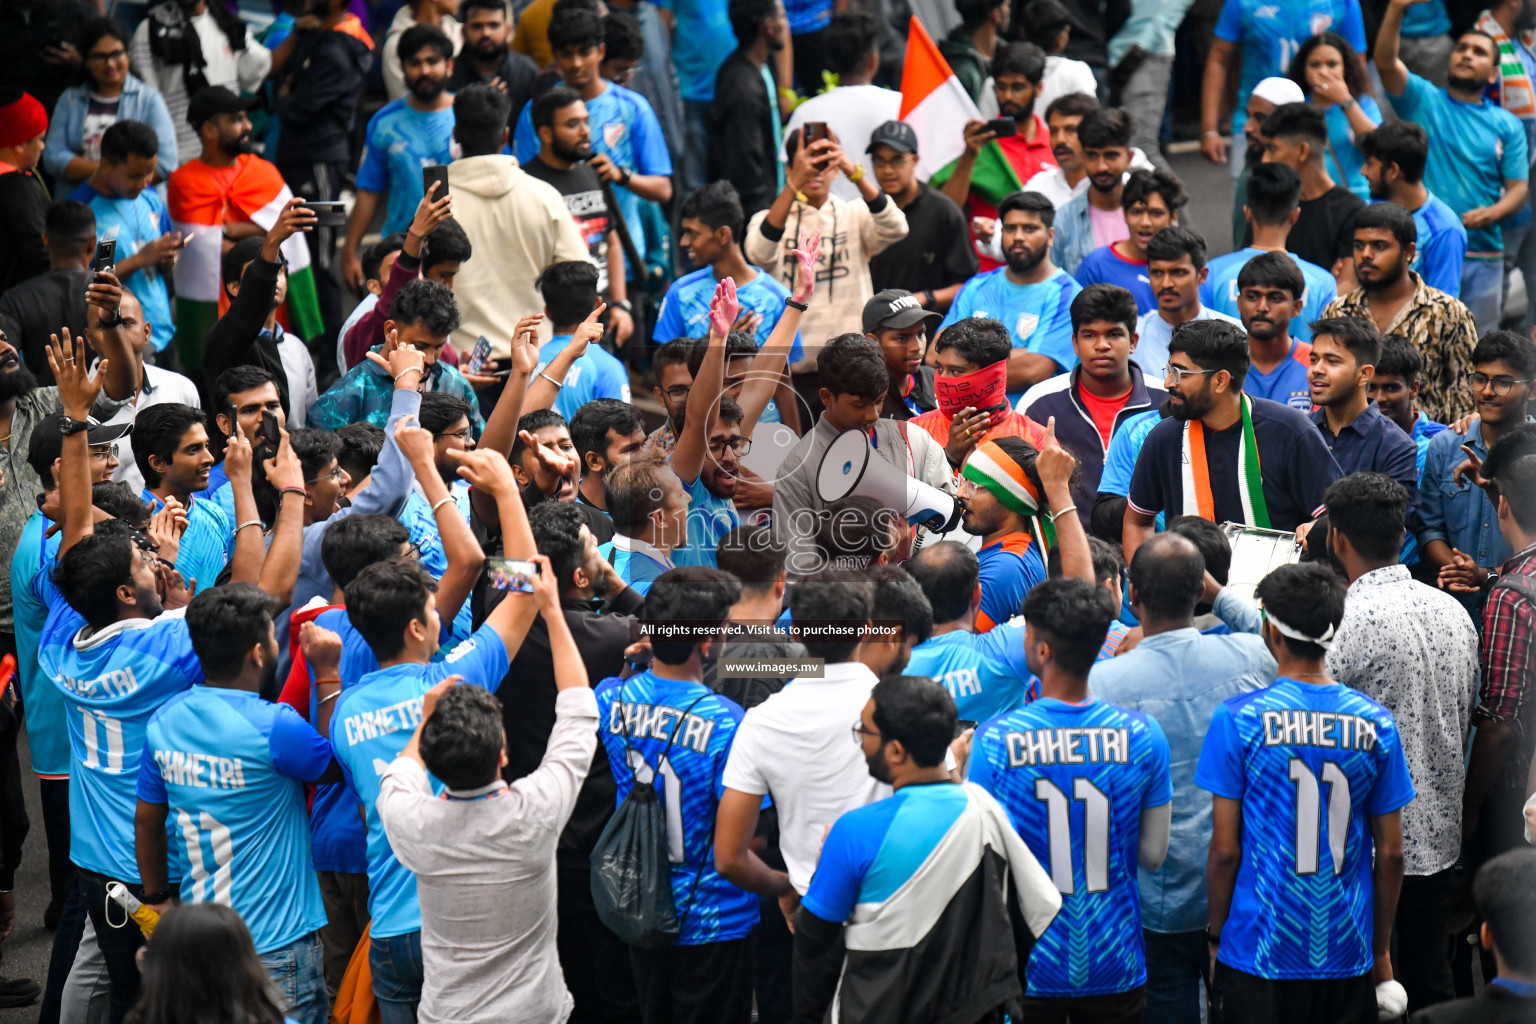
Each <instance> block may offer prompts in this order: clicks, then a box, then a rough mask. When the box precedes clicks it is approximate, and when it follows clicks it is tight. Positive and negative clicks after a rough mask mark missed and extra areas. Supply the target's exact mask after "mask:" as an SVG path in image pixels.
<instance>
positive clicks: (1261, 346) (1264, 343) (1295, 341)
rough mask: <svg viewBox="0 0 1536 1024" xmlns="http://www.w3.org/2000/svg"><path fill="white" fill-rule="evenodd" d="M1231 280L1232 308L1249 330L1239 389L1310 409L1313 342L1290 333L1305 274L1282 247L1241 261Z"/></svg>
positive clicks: (1295, 321) (1297, 318)
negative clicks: (1244, 373)
mask: <svg viewBox="0 0 1536 1024" xmlns="http://www.w3.org/2000/svg"><path fill="white" fill-rule="evenodd" d="M1236 285H1237V310H1238V313H1239V314H1240V315H1241V317H1242V320H1243V330H1245V331H1247V332H1248V363H1249V365H1248V376H1246V377H1244V378H1243V393H1244V394H1247V395H1249V396H1250V397H1252V398H1267V399H1269V400H1270V401H1271V402H1279V403H1280V404H1281V405H1288V406H1290V407H1291V408H1293V409H1300V410H1301V411H1302V412H1311V411H1312V390H1311V385H1310V384H1309V383H1308V381H1307V371H1308V369H1309V368H1310V367H1311V366H1312V346H1311V345H1309V344H1307V343H1306V342H1305V341H1302V340H1300V339H1299V338H1297V337H1295V335H1294V334H1293V333H1292V332H1293V331H1295V330H1296V329H1297V327H1298V326H1299V323H1298V322H1299V321H1300V320H1301V318H1302V315H1303V314H1302V313H1301V304H1302V296H1304V295H1305V294H1306V291H1307V286H1306V279H1305V278H1303V277H1302V276H1301V272H1300V271H1299V270H1297V269H1296V263H1295V261H1294V260H1292V259H1291V257H1290V256H1289V255H1287V254H1286V253H1283V252H1263V253H1259V255H1257V256H1255V257H1254V258H1253V259H1251V260H1249V261H1248V262H1247V263H1245V264H1243V269H1242V271H1241V272H1239V273H1238V275H1237V282H1236Z"/></svg>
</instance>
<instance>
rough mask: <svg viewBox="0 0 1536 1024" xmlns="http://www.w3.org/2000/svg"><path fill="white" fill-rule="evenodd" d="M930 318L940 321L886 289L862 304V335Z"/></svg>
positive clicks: (906, 295) (911, 298)
mask: <svg viewBox="0 0 1536 1024" xmlns="http://www.w3.org/2000/svg"><path fill="white" fill-rule="evenodd" d="M892 123H894V122H892ZM930 317H931V318H933V319H935V320H938V319H940V316H939V314H938V313H930V312H929V311H928V310H926V309H924V308H923V304H922V303H921V302H918V301H917V296H916V295H913V294H912V293H911V292H909V291H905V290H904V289H901V288H887V289H886V290H885V291H883V292H876V293H875V297H874V298H872V299H870V300H869V301H868V302H866V303H864V333H865V334H869V333H870V332H872V331H899V330H901V329H902V328H903V327H911V326H912V325H913V324H915V323H919V322H920V321H923V320H927V319H929V318H930Z"/></svg>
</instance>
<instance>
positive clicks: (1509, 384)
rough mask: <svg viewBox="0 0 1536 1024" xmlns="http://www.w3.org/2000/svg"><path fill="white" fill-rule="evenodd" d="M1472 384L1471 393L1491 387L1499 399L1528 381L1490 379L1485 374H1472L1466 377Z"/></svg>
mask: <svg viewBox="0 0 1536 1024" xmlns="http://www.w3.org/2000/svg"><path fill="white" fill-rule="evenodd" d="M1467 380H1468V381H1470V382H1471V384H1472V390H1473V391H1482V390H1484V389H1485V388H1488V387H1489V386H1492V388H1493V393H1494V394H1495V395H1497V396H1498V397H1499V398H1504V397H1505V396H1507V395H1508V394H1509V393H1510V392H1511V391H1513V390H1515V385H1517V384H1529V383H1530V381H1529V380H1519V379H1517V378H1514V377H1490V376H1488V375H1487V374H1486V373H1474V374H1472V375H1470V376H1469V377H1467Z"/></svg>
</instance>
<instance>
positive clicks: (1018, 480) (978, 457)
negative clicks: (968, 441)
mask: <svg viewBox="0 0 1536 1024" xmlns="http://www.w3.org/2000/svg"><path fill="white" fill-rule="evenodd" d="M960 475H961V476H963V477H965V478H966V479H967V480H969V481H970V482H971V483H973V484H976V485H977V486H979V487H985V488H986V489H987V490H988V491H989V492H991V494H992V496H993V497H994V498H996V499H997V500H998V501H1000V502H1002V503H1003V506H1004V507H1005V508H1009V509H1012V510H1013V511H1015V512H1017V513H1018V514H1019V515H1021V516H1023V517H1024V518H1025V519H1026V520H1027V521H1028V525H1029V532H1030V533H1031V534H1032V535H1033V536H1034V538H1035V542H1036V543H1037V544H1039V545H1040V557H1041V559H1042V560H1043V559H1044V558H1045V557H1046V555H1047V554H1049V553H1050V550H1051V548H1053V547H1055V546H1056V527H1055V525H1054V524H1053V523H1052V522H1051V517H1050V514H1049V512H1048V511H1046V510H1045V502H1043V501H1042V500H1041V499H1040V492H1039V490H1038V489H1037V488H1036V487H1035V484H1034V481H1032V480H1030V478H1029V474H1027V473H1025V472H1024V467H1023V466H1021V465H1020V464H1019V463H1018V462H1016V461H1015V460H1014V459H1013V458H1011V457H1010V456H1009V455H1008V453H1007V452H1005V451H1003V449H1002V447H1001V446H999V445H998V443H997V442H996V441H986V442H984V443H982V444H979V445H977V446H976V450H975V451H973V452H971V457H970V458H968V459H966V460H965V467H964V468H963V469H961V470H960Z"/></svg>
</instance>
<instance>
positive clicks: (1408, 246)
mask: <svg viewBox="0 0 1536 1024" xmlns="http://www.w3.org/2000/svg"><path fill="white" fill-rule="evenodd" d="M1417 235H1418V228H1417V227H1416V226H1415V224H1414V222H1413V217H1412V216H1411V215H1410V214H1409V213H1408V211H1407V210H1404V209H1403V208H1402V207H1401V206H1398V205H1397V204H1396V203H1375V204H1372V205H1371V206H1368V207H1366V208H1365V209H1363V210H1361V211H1360V213H1359V215H1358V216H1356V218H1355V278H1356V280H1358V281H1359V282H1360V287H1359V288H1356V289H1355V290H1354V291H1352V292H1349V293H1347V294H1345V295H1340V296H1339V297H1338V298H1336V299H1334V300H1333V301H1332V302H1330V303H1329V304H1328V306H1327V308H1325V309H1324V310H1323V316H1324V317H1337V316H1357V317H1362V318H1364V319H1366V320H1370V321H1371V322H1373V323H1375V325H1376V328H1377V330H1379V331H1380V332H1381V333H1382V334H1400V335H1402V336H1403V337H1405V338H1407V339H1408V340H1409V342H1411V343H1412V344H1413V345H1414V346H1415V347H1416V348H1418V350H1419V352H1420V353H1421V354H1422V355H1423V356H1424V378H1423V387H1422V388H1421V389H1420V392H1419V405H1420V407H1422V408H1423V410H1424V412H1425V414H1426V415H1427V416H1429V418H1430V419H1433V420H1438V421H1439V422H1441V423H1450V422H1451V421H1452V420H1454V419H1456V418H1457V417H1458V416H1461V415H1462V414H1464V413H1466V412H1467V411H1468V410H1469V409H1470V408H1471V405H1472V399H1471V396H1470V395H1469V394H1468V392H1467V382H1466V377H1467V374H1468V373H1470V372H1471V369H1472V362H1471V359H1472V346H1473V345H1474V344H1476V341H1477V328H1476V325H1475V324H1474V322H1473V316H1472V313H1471V311H1470V310H1468V308H1467V307H1466V306H1464V305H1462V304H1461V302H1459V301H1458V300H1456V299H1453V298H1451V297H1450V296H1449V295H1447V294H1445V293H1444V292H1442V291H1438V290H1436V289H1434V288H1431V287H1430V286H1429V285H1427V284H1425V283H1424V279H1423V278H1421V277H1420V276H1419V275H1418V274H1416V273H1414V272H1413V271H1411V270H1409V269H1408V267H1409V265H1410V264H1412V263H1413V257H1414V253H1415V252H1416V251H1417V250H1416V241H1415V239H1416V238H1417Z"/></svg>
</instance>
